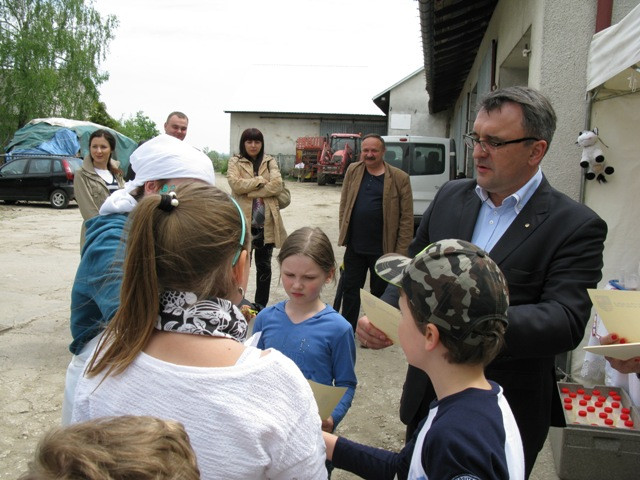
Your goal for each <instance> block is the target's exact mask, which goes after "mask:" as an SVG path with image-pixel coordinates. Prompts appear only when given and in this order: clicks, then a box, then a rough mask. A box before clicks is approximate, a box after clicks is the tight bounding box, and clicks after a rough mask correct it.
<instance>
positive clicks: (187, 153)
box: [100, 133, 216, 215]
mask: <svg viewBox="0 0 640 480" xmlns="http://www.w3.org/2000/svg"><path fill="white" fill-rule="evenodd" d="M129 161H130V162H131V168H133V171H134V172H135V173H136V177H135V178H134V179H133V180H131V181H129V182H127V183H125V184H124V188H123V189H121V190H116V191H115V192H113V193H112V194H111V195H110V196H109V197H108V198H107V199H106V200H105V202H104V203H103V204H102V206H101V207H100V215H109V214H112V213H128V212H130V211H131V210H133V208H134V207H135V206H136V205H137V202H136V200H135V199H134V198H133V197H132V196H131V192H132V191H133V190H135V189H136V188H138V187H141V186H143V185H144V184H145V183H146V182H149V181H153V180H168V179H171V178H193V179H196V180H202V181H203V182H206V183H208V184H210V185H215V184H216V177H215V174H214V173H213V164H212V163H211V159H210V158H209V157H207V156H206V155H205V154H204V153H202V152H201V151H200V150H198V149H197V148H195V147H192V146H191V145H189V144H188V143H186V142H183V141H182V140H178V139H177V138H175V137H172V136H170V135H166V134H164V133H163V134H162V135H158V136H157V137H155V138H152V139H151V140H149V141H147V142H145V143H143V144H142V145H140V147H138V148H137V149H136V150H135V151H134V152H133V153H132V154H131V158H130V160H129Z"/></svg>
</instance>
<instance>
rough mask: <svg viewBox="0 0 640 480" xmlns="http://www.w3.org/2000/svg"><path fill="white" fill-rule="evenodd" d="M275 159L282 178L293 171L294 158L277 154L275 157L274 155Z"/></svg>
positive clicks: (293, 156)
mask: <svg viewBox="0 0 640 480" xmlns="http://www.w3.org/2000/svg"><path fill="white" fill-rule="evenodd" d="M275 157H276V161H277V162H278V168H280V173H281V174H282V176H283V177H284V176H285V175H289V174H290V173H291V170H293V166H294V165H295V162H296V156H295V155H285V154H283V153H278V154H277V155H275Z"/></svg>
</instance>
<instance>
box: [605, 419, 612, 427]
mask: <svg viewBox="0 0 640 480" xmlns="http://www.w3.org/2000/svg"><path fill="white" fill-rule="evenodd" d="M604 424H605V425H608V426H610V427H612V426H613V420H611V419H610V418H605V419H604Z"/></svg>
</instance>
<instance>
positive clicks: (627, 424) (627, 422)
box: [624, 420, 633, 428]
mask: <svg viewBox="0 0 640 480" xmlns="http://www.w3.org/2000/svg"><path fill="white" fill-rule="evenodd" d="M624 426H625V427H629V428H633V420H627V421H626V422H624Z"/></svg>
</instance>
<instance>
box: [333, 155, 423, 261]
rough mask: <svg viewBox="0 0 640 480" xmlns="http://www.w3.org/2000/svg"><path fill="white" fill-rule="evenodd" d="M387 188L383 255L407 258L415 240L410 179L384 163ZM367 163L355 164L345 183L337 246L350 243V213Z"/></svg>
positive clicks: (384, 197)
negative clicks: (393, 254)
mask: <svg viewBox="0 0 640 480" xmlns="http://www.w3.org/2000/svg"><path fill="white" fill-rule="evenodd" d="M384 167H385V170H384V187H383V192H382V211H383V213H382V221H383V227H382V251H383V252H382V253H392V252H395V253H400V254H402V255H406V254H407V248H408V247H409V243H411V239H412V237H413V194H412V192H411V182H410V180H409V175H408V174H407V173H406V172H404V171H402V170H400V169H399V168H396V167H393V166H391V165H389V164H388V163H386V162H384ZM365 168H366V167H365V165H364V162H362V161H359V162H355V163H352V164H351V165H349V167H348V168H347V173H346V174H345V177H344V181H343V182H342V194H341V196H340V208H339V211H338V224H339V225H340V232H339V234H338V245H346V244H347V242H348V241H349V224H350V222H351V212H352V210H353V206H354V205H355V203H356V197H357V196H358V192H359V191H360V183H362V177H363V176H364V170H365Z"/></svg>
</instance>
